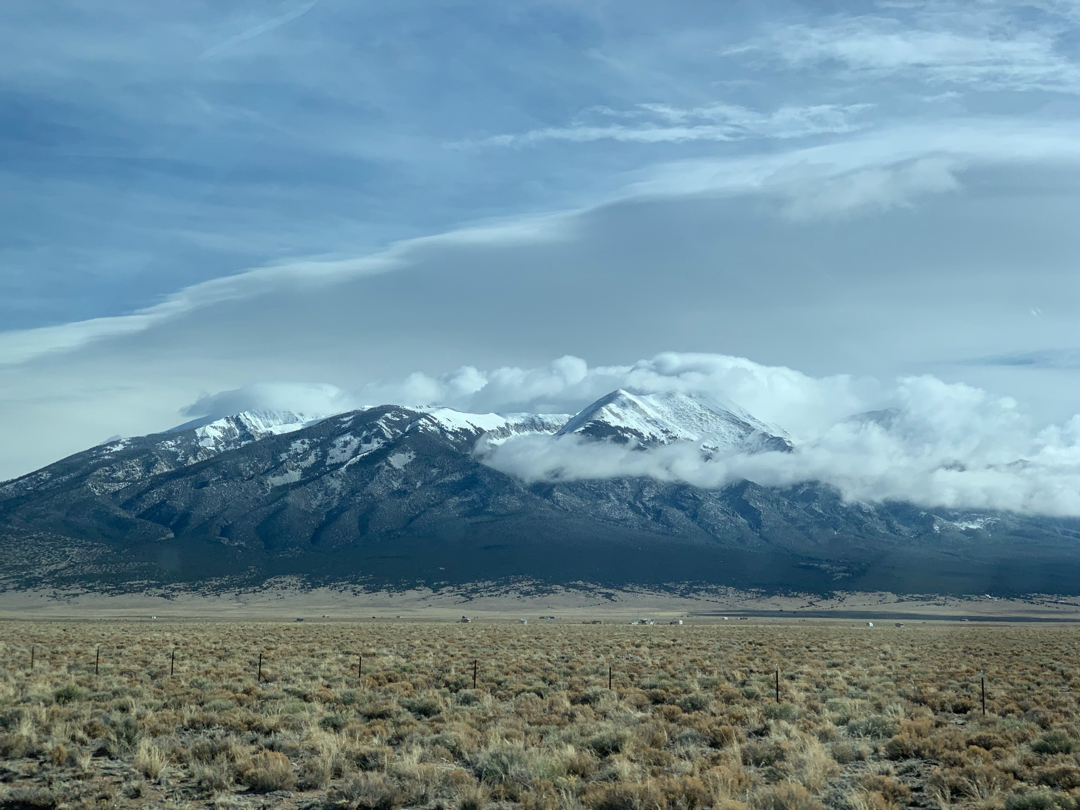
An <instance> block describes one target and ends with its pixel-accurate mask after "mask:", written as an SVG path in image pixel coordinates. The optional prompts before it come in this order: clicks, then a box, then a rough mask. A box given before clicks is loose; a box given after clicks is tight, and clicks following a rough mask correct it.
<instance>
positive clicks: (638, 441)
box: [0, 390, 1080, 595]
mask: <svg viewBox="0 0 1080 810" xmlns="http://www.w3.org/2000/svg"><path fill="white" fill-rule="evenodd" d="M521 437H530V438H531V439H532V440H538V441H544V442H548V441H550V442H560V441H571V442H578V443H583V444H592V443H598V444H599V445H600V446H607V445H611V446H618V447H621V448H623V449H628V450H630V451H633V452H640V453H652V452H656V451H657V450H658V449H659V448H663V447H668V446H671V445H674V444H678V445H680V446H686V447H689V448H694V452H697V453H700V454H701V455H702V457H703V458H706V459H709V458H715V457H718V456H719V457H723V456H725V455H728V454H734V453H751V454H753V453H788V452H792V451H793V450H794V449H795V445H794V443H793V441H792V440H791V438H790V437H789V436H788V435H787V434H785V433H784V431H783V430H782V429H780V428H778V427H776V426H771V425H768V424H765V423H763V422H761V421H759V420H757V419H755V418H754V417H753V416H752V415H750V414H747V413H745V412H744V411H742V410H741V409H740V408H738V407H736V406H734V405H732V404H730V403H722V402H717V401H714V400H709V399H706V398H702V397H697V396H691V395H686V394H679V393H662V394H637V393H631V392H627V391H621V390H620V391H614V392H612V393H610V394H608V395H607V396H604V397H602V398H601V399H599V400H597V401H596V402H594V403H592V404H591V405H589V406H588V407H586V408H585V409H583V410H581V411H580V412H579V413H577V414H562V415H552V414H469V413H462V412H459V411H455V410H451V409H449V408H432V407H404V406H397V405H385V406H379V407H368V408H362V409H359V410H356V411H351V412H349V413H343V414H336V415H331V416H325V415H320V414H301V413H291V412H268V411H251V412H246V413H241V414H236V415H233V416H228V417H225V418H222V419H215V420H196V421H195V422H190V423H187V424H185V425H181V426H179V427H178V428H175V429H173V430H171V431H167V432H164V433H158V434H154V435H150V436H142V437H138V438H126V439H117V440H112V441H109V442H106V443H105V444H102V445H99V446H97V447H93V448H90V449H89V450H86V451H84V452H81V453H77V454H76V455H73V456H70V457H68V458H66V459H63V460H61V461H58V462H56V463H54V464H51V465H49V466H47V467H45V468H43V469H41V470H38V471H36V472H33V473H31V474H29V475H26V476H23V477H21V478H17V479H14V480H12V481H8V482H6V483H3V484H0V553H2V558H0V586H2V587H4V588H12V589H22V588H40V587H54V588H56V587H78V588H89V589H92V590H100V591H108V592H116V591H135V590H140V589H146V588H149V587H162V586H164V587H172V588H190V589H201V590H207V589H210V590H223V589H226V588H233V587H247V586H253V585H258V584H259V583H262V582H265V581H267V580H268V579H271V578H275V577H281V576H289V577H295V578H299V579H300V580H303V581H305V582H308V583H310V584H312V585H316V584H334V583H353V584H357V585H361V586H364V587H371V588H376V587H389V588H400V587H409V586H428V587H435V588H439V587H451V588H468V587H471V586H474V585H476V584H477V583H505V582H519V583H550V584H562V585H567V584H570V585H575V584H580V585H602V586H611V587H634V586H643V587H664V588H693V587H695V586H705V585H710V586H711V585H726V586H733V587H738V588H745V589H762V590H766V591H804V592H805V591H812V592H829V591H835V590H889V591H895V592H908V593H912V592H915V593H932V592H937V593H987V592H988V593H992V594H1001V595H1005V594H1020V593H1032V592H1044V593H1071V592H1075V591H1076V590H1077V586H1076V585H1075V584H1074V579H1075V578H1074V576H1073V574H1074V572H1075V571H1076V568H1075V566H1076V565H1077V564H1078V563H1080V521H1077V520H1073V519H1050V518H1042V517H1036V516H1027V515H1018V514H1011V513H1005V512H985V511H983V512H973V511H957V510H943V509H926V508H920V507H918V506H915V505H912V504H909V503H899V502H887V503H848V502H845V501H844V499H843V498H842V497H841V494H840V493H839V492H838V491H837V490H835V489H834V488H832V487H830V486H827V485H825V484H821V483H806V484H800V485H797V486H792V487H786V488H776V487H765V486H760V485H758V484H754V483H752V482H749V481H738V482H735V483H731V484H729V485H727V486H723V487H721V488H717V489H703V488H699V487H695V486H692V485H690V484H687V483H683V482H679V481H666V480H657V479H655V478H652V477H617V476H616V477H611V476H609V477H604V478H593V479H588V478H581V479H570V478H567V479H565V480H560V479H559V477H558V476H555V477H553V478H550V477H549V478H547V479H544V480H535V481H527V480H524V479H523V478H521V477H515V476H514V475H512V474H509V473H507V472H504V471H500V469H497V468H496V466H493V465H492V464H491V463H489V461H490V459H489V458H488V457H487V456H486V455H485V454H486V453H490V452H491V451H492V448H498V447H500V446H501V445H503V444H505V443H508V442H512V441H519V440H520V439H521Z"/></svg>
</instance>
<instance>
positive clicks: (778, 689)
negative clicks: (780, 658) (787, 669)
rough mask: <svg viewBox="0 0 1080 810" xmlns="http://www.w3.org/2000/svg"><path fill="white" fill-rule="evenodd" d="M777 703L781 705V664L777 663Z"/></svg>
mask: <svg viewBox="0 0 1080 810" xmlns="http://www.w3.org/2000/svg"><path fill="white" fill-rule="evenodd" d="M776 704H777V705H778V706H779V705H780V665H779V664H777V665H776Z"/></svg>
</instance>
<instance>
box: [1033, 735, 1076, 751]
mask: <svg viewBox="0 0 1080 810" xmlns="http://www.w3.org/2000/svg"><path fill="white" fill-rule="evenodd" d="M1031 750H1032V751H1034V752H1035V753H1036V754H1071V753H1072V750H1073V741H1072V739H1071V738H1070V737H1069V735H1068V734H1066V733H1065V732H1063V731H1051V732H1050V733H1049V734H1047V735H1045V736H1043V737H1041V738H1040V739H1038V740H1035V742H1033V743H1032V744H1031Z"/></svg>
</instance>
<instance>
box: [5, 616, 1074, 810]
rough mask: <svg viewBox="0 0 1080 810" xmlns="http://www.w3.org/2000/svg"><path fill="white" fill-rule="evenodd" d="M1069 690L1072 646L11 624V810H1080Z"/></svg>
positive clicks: (900, 636)
mask: <svg viewBox="0 0 1080 810" xmlns="http://www.w3.org/2000/svg"><path fill="white" fill-rule="evenodd" d="M99 647H100V651H101V655H100V662H99V672H98V674H97V675H95V673H94V666H95V658H96V654H97V650H98V648H99ZM32 648H33V650H32ZM174 649H175V650H176V659H175V672H174V674H172V675H170V666H171V663H172V662H171V656H172V652H173V650H174ZM260 651H262V652H263V664H262V666H263V670H262V681H261V682H258V681H257V666H258V658H259V652H260ZM358 653H362V655H363V674H362V676H361V677H358V663H359V662H358ZM31 654H33V659H34V660H33V670H32V671H31V669H30V663H31ZM474 659H476V661H477V670H478V673H477V674H478V679H477V684H476V687H475V688H473V661H474ZM777 665H779V667H780V703H779V704H778V703H777V702H776V699H775V694H774V687H775V682H774V677H775V675H774V673H775V669H774V668H775V667H776V666H777ZM609 666H611V667H612V688H611V689H608V667H609ZM980 670H985V671H986V679H987V685H988V688H987V714H986V716H985V717H984V716H983V715H982V711H981V705H980V681H979V671H980ZM1078 689H1080V629H1077V628H1073V627H1067V626H1041V627H1036V626H1031V625H1028V626H998V627H971V626H962V625H953V626H932V625H929V624H921V623H920V624H908V626H907V627H904V628H898V627H893V626H889V627H875V628H868V627H865V626H862V627H852V626H850V625H843V626H836V625H827V624H824V623H819V624H812V623H809V622H808V623H800V624H790V625H766V624H756V623H740V624H739V625H736V626H731V624H727V625H719V626H717V625H694V626H691V625H684V626H668V625H658V626H637V627H631V626H625V625H621V626H615V625H603V626H595V625H570V624H562V623H545V624H529V625H519V624H516V623H514V624H509V623H506V624H495V623H491V624H435V623H427V624H407V623H347V622H311V621H308V622H305V623H303V624H298V623H290V624H285V623H250V624H236V623H225V622H220V623H183V622H172V623H166V622H160V621H156V622H141V623H140V622H127V623H125V622H69V623H60V622H48V623H45V622H42V623H31V622H6V623H2V624H0V807H4V808H54V807H57V808H59V807H71V808H91V807H148V806H153V807H160V808H166V807H176V808H184V807H217V808H249V807H250V808H261V807H283V808H292V807H298V808H323V807H328V808H334V807H341V808H363V809H364V810H398V808H406V807H423V808H432V809H433V810H434V808H446V810H451V809H452V810H482V809H483V808H491V809H492V810H495V809H496V808H505V809H506V810H509V809H510V808H519V807H520V808H523V809H524V810H579V809H583V808H588V810H663V808H679V809H680V810H698V809H699V808H702V809H704V808H717V809H718V810H721V809H722V810H737V809H738V808H751V809H752V810H787V809H789V808H790V810H815V808H851V810H885V809H886V808H900V807H927V808H950V807H956V808H1008V810H1025V809H1026V808H1047V809H1048V810H1049V809H1050V808H1080V722H1078V718H1077V694H1078V692H1077V690H1078Z"/></svg>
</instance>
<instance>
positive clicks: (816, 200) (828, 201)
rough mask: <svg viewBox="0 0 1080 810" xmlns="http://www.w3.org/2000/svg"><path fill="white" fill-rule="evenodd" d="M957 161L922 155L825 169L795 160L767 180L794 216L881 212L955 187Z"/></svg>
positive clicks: (790, 214)
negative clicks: (886, 162)
mask: <svg viewBox="0 0 1080 810" xmlns="http://www.w3.org/2000/svg"><path fill="white" fill-rule="evenodd" d="M956 168H957V162H956V161H955V160H949V159H947V158H941V157H928V158H922V159H920V160H915V161H910V162H903V163H900V164H897V165H892V166H873V167H869V168H865V169H857V170H855V171H851V172H846V173H843V174H837V175H830V174H829V173H828V171H827V170H823V168H822V167H820V166H796V167H792V168H791V169H790V170H787V171H785V172H782V173H778V174H777V175H775V176H774V177H773V178H772V179H771V180H770V183H771V184H775V185H776V187H777V188H778V189H779V194H780V196H781V197H782V198H784V199H785V203H784V206H783V210H784V213H786V214H787V215H788V216H790V217H791V218H792V219H796V220H811V219H819V218H822V217H829V216H836V215H843V214H850V213H852V212H855V211H858V212H860V213H866V212H870V211H874V212H883V211H888V210H889V209H890V208H908V207H911V205H912V203H913V200H914V199H915V198H916V197H920V196H922V195H924V194H941V193H944V192H948V191H956V190H958V189H959V188H960V182H959V180H958V179H957V177H956Z"/></svg>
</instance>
